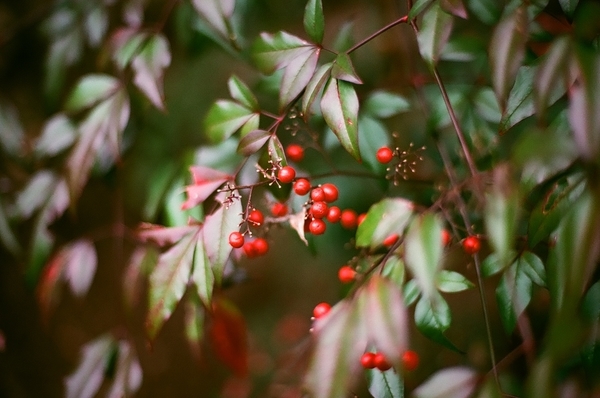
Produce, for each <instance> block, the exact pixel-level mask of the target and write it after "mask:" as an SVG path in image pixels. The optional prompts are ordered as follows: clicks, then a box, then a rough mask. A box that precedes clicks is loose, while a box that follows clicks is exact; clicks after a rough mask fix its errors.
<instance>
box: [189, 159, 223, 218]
mask: <svg viewBox="0 0 600 398" xmlns="http://www.w3.org/2000/svg"><path fill="white" fill-rule="evenodd" d="M190 172H191V173H192V177H193V179H194V181H193V184H192V185H188V186H187V187H185V190H186V192H187V200H186V201H185V202H184V203H183V205H182V206H181V209H182V210H187V209H191V208H192V207H194V206H197V205H198V204H199V203H202V202H204V201H205V200H206V198H208V197H209V196H210V195H212V194H213V192H215V190H216V189H217V188H219V187H220V186H221V185H223V184H224V183H225V182H227V181H228V180H230V179H231V176H230V175H229V174H227V173H223V172H222V171H219V170H215V169H211V168H209V167H204V166H191V167H190Z"/></svg>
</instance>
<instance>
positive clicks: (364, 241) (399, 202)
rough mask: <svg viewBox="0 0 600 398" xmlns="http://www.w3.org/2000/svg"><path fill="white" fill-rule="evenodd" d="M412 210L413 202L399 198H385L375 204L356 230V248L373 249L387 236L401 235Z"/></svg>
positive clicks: (413, 207) (412, 212) (411, 214)
mask: <svg viewBox="0 0 600 398" xmlns="http://www.w3.org/2000/svg"><path fill="white" fill-rule="evenodd" d="M414 209H415V205H414V203H413V202H411V201H409V200H406V199H401V198H386V199H383V200H381V201H380V202H378V203H375V204H374V205H373V206H371V207H370V208H369V211H368V212H367V216H366V217H365V219H364V220H363V222H362V223H361V224H360V225H359V226H358V229H357V230H356V246H357V247H371V248H373V249H375V248H377V247H379V246H381V245H382V244H383V241H384V240H385V238H387V237H388V236H390V235H392V234H397V235H402V234H403V232H404V229H405V228H406V226H407V225H408V223H409V222H410V220H411V218H412V216H413V214H414Z"/></svg>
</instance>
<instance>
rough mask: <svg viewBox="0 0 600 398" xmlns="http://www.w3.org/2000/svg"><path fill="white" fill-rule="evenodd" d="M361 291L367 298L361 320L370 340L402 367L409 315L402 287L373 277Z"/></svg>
mask: <svg viewBox="0 0 600 398" xmlns="http://www.w3.org/2000/svg"><path fill="white" fill-rule="evenodd" d="M361 294H364V295H365V300H366V305H365V306H364V308H363V311H364V312H363V314H362V319H364V320H365V321H366V322H365V323H366V325H367V328H368V334H369V342H370V343H372V344H373V345H374V346H375V347H376V348H377V350H379V351H381V352H382V353H383V354H384V355H385V357H386V359H387V360H388V361H389V362H390V363H391V364H393V365H396V366H400V355H401V354H402V353H403V352H404V351H406V349H407V348H408V315H407V311H406V307H405V305H404V302H403V300H402V294H401V292H400V289H399V288H398V286H396V285H395V284H393V283H392V282H390V281H388V280H387V279H384V278H382V277H379V276H373V277H372V278H371V280H370V281H369V283H368V285H367V286H366V287H365V288H364V291H362V292H361Z"/></svg>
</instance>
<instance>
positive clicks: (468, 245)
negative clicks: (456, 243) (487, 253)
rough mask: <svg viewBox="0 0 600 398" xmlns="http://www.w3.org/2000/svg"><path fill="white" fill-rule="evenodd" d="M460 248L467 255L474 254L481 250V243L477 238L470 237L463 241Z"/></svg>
mask: <svg viewBox="0 0 600 398" xmlns="http://www.w3.org/2000/svg"><path fill="white" fill-rule="evenodd" d="M462 246H463V249H464V250H465V252H466V253H467V254H475V253H477V252H478V251H479V249H481V242H480V241H479V238H478V237H477V236H475V235H471V236H467V237H466V238H465V240H463V242H462Z"/></svg>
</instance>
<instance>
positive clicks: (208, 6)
mask: <svg viewBox="0 0 600 398" xmlns="http://www.w3.org/2000/svg"><path fill="white" fill-rule="evenodd" d="M192 5H193V6H194V8H195V9H196V11H197V12H198V14H200V15H201V16H202V17H204V18H205V19H206V20H207V21H208V23H209V24H211V25H212V27H213V28H215V29H216V30H217V31H218V32H219V33H220V34H221V35H223V36H224V37H227V38H229V37H230V33H229V28H228V20H229V18H231V15H232V14H233V10H234V8H235V0H192Z"/></svg>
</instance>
